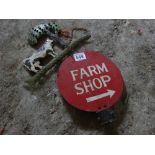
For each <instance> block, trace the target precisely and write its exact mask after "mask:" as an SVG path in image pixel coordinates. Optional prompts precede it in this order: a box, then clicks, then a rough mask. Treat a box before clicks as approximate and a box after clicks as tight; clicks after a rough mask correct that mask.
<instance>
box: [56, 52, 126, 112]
mask: <svg viewBox="0 0 155 155" xmlns="http://www.w3.org/2000/svg"><path fill="white" fill-rule="evenodd" d="M57 84H58V87H59V90H60V93H61V94H62V96H63V97H64V99H65V100H66V101H67V102H68V103H69V104H71V105H72V106H74V107H76V108H78V109H80V110H84V111H90V112H95V111H101V110H104V109H107V108H110V107H111V106H113V105H114V104H116V103H117V102H118V101H119V100H120V98H121V96H122V94H123V88H124V82H123V78H122V75H121V72H120V71H119V69H118V68H117V66H116V65H115V64H114V63H113V62H112V61H111V60H109V59H108V58H107V57H105V56H104V55H102V54H101V53H99V52H95V51H86V52H82V53H76V54H73V55H72V56H69V57H68V58H66V59H65V60H64V61H63V63H62V64H61V66H60V68H59V71H58V75H57Z"/></svg>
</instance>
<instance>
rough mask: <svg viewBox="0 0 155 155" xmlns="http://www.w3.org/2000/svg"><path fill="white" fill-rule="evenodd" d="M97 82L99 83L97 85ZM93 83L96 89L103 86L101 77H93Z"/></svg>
mask: <svg viewBox="0 0 155 155" xmlns="http://www.w3.org/2000/svg"><path fill="white" fill-rule="evenodd" d="M97 83H98V84H99V85H97ZM93 85H94V87H95V88H96V89H100V88H102V81H101V80H100V79H99V78H95V79H93Z"/></svg>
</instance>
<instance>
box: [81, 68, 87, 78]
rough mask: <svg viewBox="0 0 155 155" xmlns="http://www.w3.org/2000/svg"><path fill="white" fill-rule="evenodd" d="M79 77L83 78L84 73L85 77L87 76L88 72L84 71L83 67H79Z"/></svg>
mask: <svg viewBox="0 0 155 155" xmlns="http://www.w3.org/2000/svg"><path fill="white" fill-rule="evenodd" d="M80 74H81V77H80V78H81V79H83V76H84V75H85V76H87V77H89V74H88V73H87V72H86V71H85V69H84V68H81V73H80Z"/></svg>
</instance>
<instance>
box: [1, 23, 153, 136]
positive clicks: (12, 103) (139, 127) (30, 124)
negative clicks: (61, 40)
mask: <svg viewBox="0 0 155 155" xmlns="http://www.w3.org/2000/svg"><path fill="white" fill-rule="evenodd" d="M48 21H52V20H0V60H1V61H0V128H3V127H4V128H5V130H4V132H3V134H6V135H7V134H84V135H85V134H99V135H101V134H130V135H131V134H134V135H135V134H155V20H55V21H56V22H57V23H58V24H60V25H62V27H64V28H66V27H67V28H68V27H69V28H71V27H86V28H87V29H89V30H90V31H91V34H92V39H91V40H92V43H91V44H87V45H85V46H84V47H82V50H85V49H87V50H97V51H101V52H102V53H103V54H104V55H106V56H108V57H109V58H110V59H111V60H113V62H114V63H115V64H116V65H117V66H118V67H119V68H120V70H121V72H122V75H123V77H124V80H125V83H126V87H127V91H128V95H129V100H128V107H127V110H126V114H125V115H124V116H123V117H124V118H123V120H122V122H121V123H120V124H119V125H117V128H116V126H111V127H110V128H108V130H109V131H110V132H109V131H107V130H106V128H105V127H104V126H101V125H98V124H96V123H95V121H94V120H93V119H92V118H91V116H90V115H85V114H84V113H83V112H79V111H76V110H75V109H74V108H72V107H70V106H68V105H67V103H65V101H64V100H63V99H62V97H61V96H60V94H59V91H58V88H57V85H56V83H55V81H56V71H55V72H54V73H53V75H52V76H51V77H48V79H47V81H46V82H45V83H44V84H43V85H42V87H41V88H40V89H38V90H36V91H34V92H33V93H32V92H29V91H27V90H26V89H24V88H23V82H24V80H26V79H28V78H30V74H29V73H28V72H27V71H26V70H25V69H24V68H23V66H22V60H23V59H24V58H25V57H27V56H29V55H31V54H32V51H33V49H32V48H31V47H30V46H29V45H28V44H27V34H28V32H29V30H30V28H32V27H33V26H34V25H36V24H38V23H42V22H48ZM79 33H80V32H79ZM76 35H77V34H76ZM56 50H57V51H58V52H61V51H60V50H59V49H56ZM113 128H115V129H114V130H113Z"/></svg>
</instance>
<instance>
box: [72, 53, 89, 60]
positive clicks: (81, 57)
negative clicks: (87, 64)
mask: <svg viewBox="0 0 155 155" xmlns="http://www.w3.org/2000/svg"><path fill="white" fill-rule="evenodd" d="M73 56H74V59H75V61H82V60H85V59H86V55H85V54H84V53H83V52H82V53H76V54H73Z"/></svg>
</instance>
